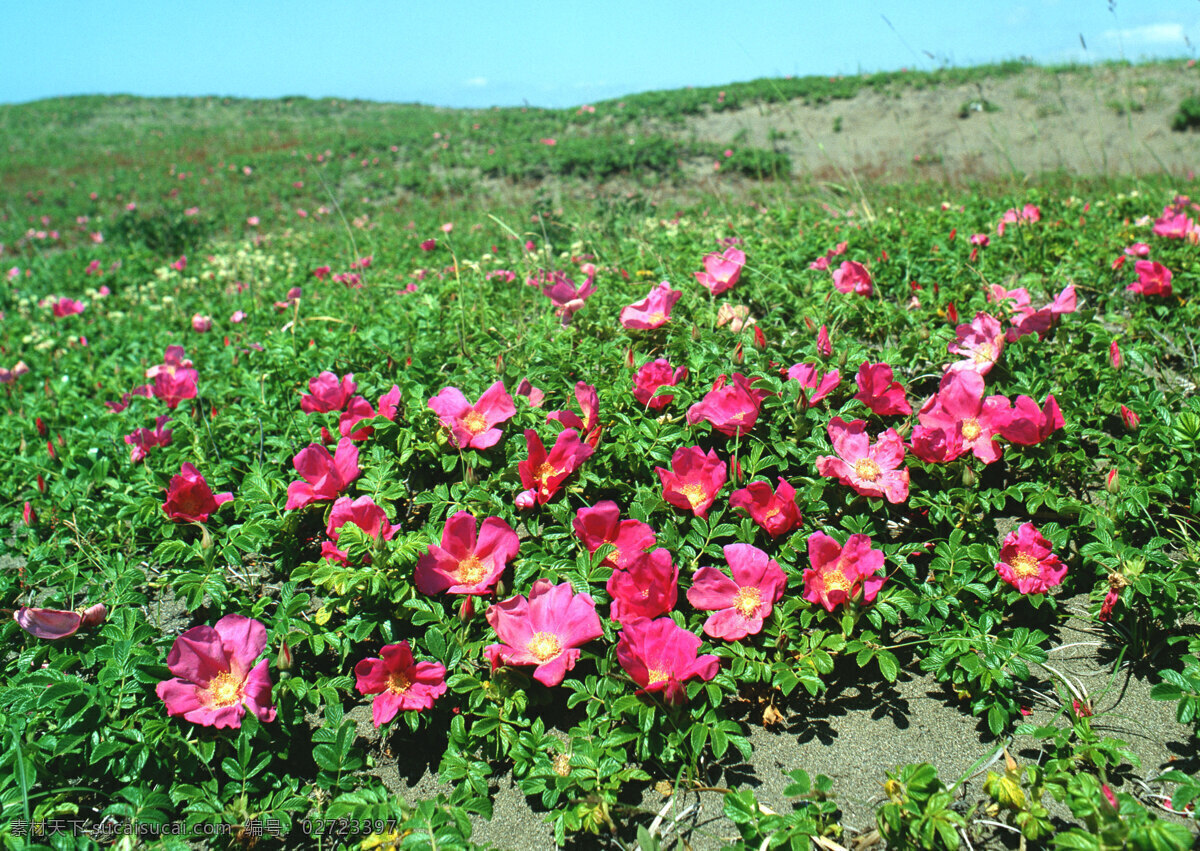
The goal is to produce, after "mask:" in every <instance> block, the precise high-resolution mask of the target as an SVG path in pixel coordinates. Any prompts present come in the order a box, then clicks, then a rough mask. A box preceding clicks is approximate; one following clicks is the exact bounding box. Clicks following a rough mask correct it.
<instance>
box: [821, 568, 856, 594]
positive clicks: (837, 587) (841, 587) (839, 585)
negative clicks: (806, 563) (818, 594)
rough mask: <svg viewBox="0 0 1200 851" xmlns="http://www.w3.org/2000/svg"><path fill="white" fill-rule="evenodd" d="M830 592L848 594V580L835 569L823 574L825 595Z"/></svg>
mask: <svg viewBox="0 0 1200 851" xmlns="http://www.w3.org/2000/svg"><path fill="white" fill-rule="evenodd" d="M830 591H842V592H843V593H846V594H849V593H850V580H849V579H847V578H846V574H844V573H842V572H841V571H840V570H837V569H836V568H835V569H833V570H831V571H829V572H828V573H826V574H825V593H829V592H830Z"/></svg>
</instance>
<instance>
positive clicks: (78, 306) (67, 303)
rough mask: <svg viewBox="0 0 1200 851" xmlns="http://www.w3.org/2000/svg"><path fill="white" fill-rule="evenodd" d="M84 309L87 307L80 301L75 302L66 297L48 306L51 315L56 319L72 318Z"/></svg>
mask: <svg viewBox="0 0 1200 851" xmlns="http://www.w3.org/2000/svg"><path fill="white" fill-rule="evenodd" d="M86 309H87V305H85V304H84V303H83V302H82V301H76V300H75V299H73V298H67V297H66V296H63V297H62V298H60V299H59V300H58V301H56V302H54V303H53V304H51V305H50V312H51V313H53V314H54V316H55V318H57V319H62V318H63V317H64V316H73V315H75V314H76V313H83V311H84V310H86Z"/></svg>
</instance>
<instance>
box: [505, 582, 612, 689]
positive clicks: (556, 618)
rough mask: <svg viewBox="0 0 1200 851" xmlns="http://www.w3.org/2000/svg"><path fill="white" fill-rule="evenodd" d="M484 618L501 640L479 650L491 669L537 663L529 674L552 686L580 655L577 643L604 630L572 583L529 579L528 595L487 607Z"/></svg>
mask: <svg viewBox="0 0 1200 851" xmlns="http://www.w3.org/2000/svg"><path fill="white" fill-rule="evenodd" d="M487 621H488V623H489V624H491V626H492V629H494V630H495V631H496V636H497V637H498V638H499V639H500V642H501V643H500V644H489V645H488V646H487V647H485V648H484V649H483V652H484V655H485V656H487V658H488V661H490V662H491V663H492V670H495V669H496V668H497V667H499V666H500V665H501V664H504V665H536V666H537V667H536V668H535V669H534V672H533V678H534V679H535V680H537V681H538V682H539V683H541V684H542V685H546V686H556V685H558V684H559V683H561V682H562V681H563V678H564V677H565V676H566V674H567V671H569V670H571V669H572V668H574V667H575V662H576V661H577V660H578V659H579V650H578V648H580V647H582V646H583V645H584V644H587V643H588V642H589V641H591V640H592V639H595V638H599V637H600V636H601V635H603V634H604V630H603V629H602V628H601V626H600V617H599V615H597V614H596V604H595V603H594V602H593V601H592V598H591V596H590V595H588V594H576V593H574V591H573V590H572V589H571V583H569V582H563V583H561V584H559V585H554V584H553V583H551V582H550V580H549V579H539V580H537V581H536V582H534V583H533V587H532V588H531V589H530V591H529V598H528V599H526V598H525V597H521V596H518V597H513V598H512V599H509V600H505V601H504V602H503V603H496V604H495V605H493V606H489V607H488V610H487Z"/></svg>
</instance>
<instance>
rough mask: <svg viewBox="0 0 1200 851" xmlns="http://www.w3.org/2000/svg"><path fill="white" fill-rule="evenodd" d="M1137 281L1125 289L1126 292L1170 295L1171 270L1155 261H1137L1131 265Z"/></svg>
mask: <svg viewBox="0 0 1200 851" xmlns="http://www.w3.org/2000/svg"><path fill="white" fill-rule="evenodd" d="M1133 268H1134V271H1136V272H1137V276H1138V279H1137V280H1136V281H1134V282H1133V283H1132V284H1130V285H1129V286H1127V287H1126V288H1125V289H1126V291H1127V292H1131V293H1139V294H1140V295H1161V296H1169V295H1170V294H1171V270H1170V269H1168V268H1167V267H1166V266H1164V265H1163V264H1161V263H1159V262H1158V261H1157V260H1155V261H1150V260H1139V261H1137V262H1136V263H1134V264H1133Z"/></svg>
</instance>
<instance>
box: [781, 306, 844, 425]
mask: <svg viewBox="0 0 1200 851" xmlns="http://www.w3.org/2000/svg"><path fill="white" fill-rule="evenodd" d="M821 327H822V328H824V327H825V326H824V325H822V326H821ZM787 377H788V380H789V381H798V382H800V387H801V388H803V390H802V392H803V394H804V396H805V398H806V399H807V400H808V407H810V408H811V407H812V406H813V405H815V404H817V402H820V401H821V400H822V399H824V398H825V397H826V396H828V395H829V394H830V392H832V391H833V389H834V388H835V387H837V386H838V382H840V381H841V379H842V377H841V375H840V374H839V373H838V371H837V370H836V369H831V370H830V371H829V372H826V373H822V372H821V370H820V368H819V367H816V366H814V365H812V364H810V363H798V364H796V365H795V366H790V367H788V371H787ZM810 391H811V392H810Z"/></svg>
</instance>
